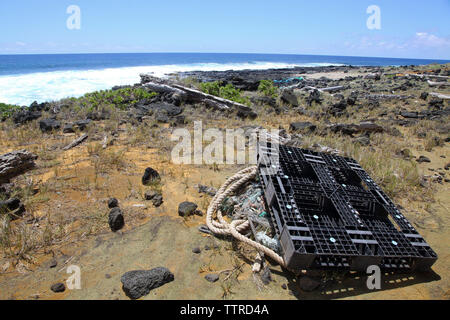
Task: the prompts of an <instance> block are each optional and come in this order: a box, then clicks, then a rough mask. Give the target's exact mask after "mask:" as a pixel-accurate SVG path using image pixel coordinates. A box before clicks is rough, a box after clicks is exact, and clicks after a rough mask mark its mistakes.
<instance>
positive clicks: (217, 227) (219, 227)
mask: <svg viewBox="0 0 450 320" xmlns="http://www.w3.org/2000/svg"><path fill="white" fill-rule="evenodd" d="M256 172H257V167H250V168H247V169H244V170H241V171H239V172H238V173H236V174H235V175H234V176H232V177H231V178H229V179H227V181H225V183H224V184H223V185H222V187H220V189H219V190H218V191H217V193H216V195H215V196H214V198H213V199H212V200H211V203H210V205H209V207H208V211H207V214H206V225H207V226H208V228H209V229H210V230H211V231H212V232H213V233H215V234H220V235H232V236H233V237H235V238H236V239H238V240H239V241H242V242H245V243H247V244H248V245H250V246H252V247H254V248H255V249H257V250H258V251H260V252H263V253H264V254H265V255H267V256H269V257H271V258H272V259H273V260H274V261H276V262H277V263H278V264H280V265H281V266H283V267H285V263H284V260H283V258H282V257H281V256H280V255H279V254H277V253H276V252H275V251H273V250H271V249H269V248H268V247H266V246H264V245H262V244H260V243H258V242H256V241H253V240H251V239H249V238H247V237H246V236H244V235H242V234H241V231H244V230H246V229H247V228H248V227H249V225H250V223H249V222H248V220H234V221H232V222H231V223H228V222H226V221H225V219H224V218H223V215H222V212H221V211H220V209H219V206H220V204H221V203H222V202H223V200H224V199H225V198H226V197H228V196H229V195H231V194H233V193H234V192H235V191H236V190H238V189H239V187H240V186H242V185H243V184H244V183H246V182H247V181H249V180H252V179H254V178H255V176H256ZM214 214H216V217H215V218H216V219H217V220H215V219H214Z"/></svg>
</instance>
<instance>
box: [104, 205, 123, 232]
mask: <svg viewBox="0 0 450 320" xmlns="http://www.w3.org/2000/svg"><path fill="white" fill-rule="evenodd" d="M108 222H109V227H110V228H111V230H112V231H113V232H116V231H119V230H120V229H122V228H123V226H124V225H125V220H124V218H123V213H122V210H120V208H113V209H112V210H111V212H110V213H109V219H108Z"/></svg>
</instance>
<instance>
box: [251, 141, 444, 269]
mask: <svg viewBox="0 0 450 320" xmlns="http://www.w3.org/2000/svg"><path fill="white" fill-rule="evenodd" d="M275 153H276V154H277V155H278V157H273V155H274V154H275ZM258 168H259V170H258V171H259V177H260V181H261V184H262V187H263V190H264V196H265V200H266V203H267V206H268V208H269V210H270V212H271V218H272V221H273V223H274V226H275V229H276V232H277V234H278V236H279V238H280V243H281V246H282V249H283V257H284V260H285V262H286V264H287V266H288V268H290V269H293V270H298V269H310V268H324V269H344V270H366V268H367V267H368V266H370V265H379V266H380V267H381V268H383V269H388V270H404V271H412V270H426V269H429V268H430V267H431V266H432V265H433V264H434V262H435V261H436V260H437V255H436V253H435V252H434V251H433V250H432V249H431V247H430V246H429V245H428V244H427V242H426V241H425V240H424V239H423V238H422V237H421V236H420V235H419V233H418V232H417V231H416V230H415V229H414V227H413V226H412V225H411V224H410V223H409V221H408V220H407V219H406V218H405V217H404V216H403V215H402V213H401V212H400V210H398V208H397V207H396V206H395V205H394V203H393V202H392V201H391V200H390V199H389V198H388V197H387V195H386V194H385V193H384V192H383V191H382V190H381V189H380V188H379V187H378V186H377V185H376V183H375V182H374V181H373V180H372V179H371V178H370V176H369V175H368V174H367V173H366V172H365V171H364V169H363V168H362V167H361V166H360V165H359V164H358V162H356V161H355V160H354V159H350V158H346V157H339V156H334V155H330V154H325V153H318V152H314V151H311V150H305V149H299V148H292V147H286V146H284V145H270V144H264V145H260V146H259V148H258Z"/></svg>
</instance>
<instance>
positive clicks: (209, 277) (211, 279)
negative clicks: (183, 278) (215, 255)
mask: <svg viewBox="0 0 450 320" xmlns="http://www.w3.org/2000/svg"><path fill="white" fill-rule="evenodd" d="M205 279H206V280H207V281H209V282H216V281H218V280H219V276H218V275H217V274H207V275H206V276H205Z"/></svg>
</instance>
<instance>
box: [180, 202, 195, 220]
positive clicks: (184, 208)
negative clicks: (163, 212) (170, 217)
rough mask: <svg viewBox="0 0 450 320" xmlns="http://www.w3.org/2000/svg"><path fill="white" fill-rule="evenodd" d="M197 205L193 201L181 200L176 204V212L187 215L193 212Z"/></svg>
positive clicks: (182, 215)
mask: <svg viewBox="0 0 450 320" xmlns="http://www.w3.org/2000/svg"><path fill="white" fill-rule="evenodd" d="M197 208H198V206H197V205H196V204H195V203H193V202H188V201H185V202H182V203H180V205H179V206H178V214H179V215H180V216H181V217H187V216H190V215H192V214H194V213H195V210H197Z"/></svg>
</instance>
